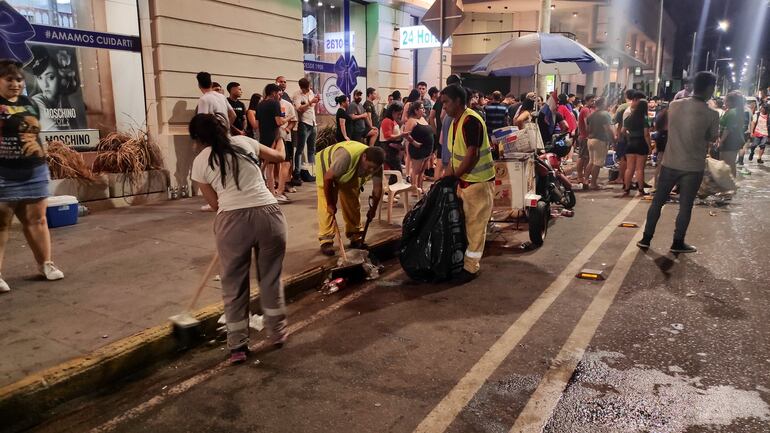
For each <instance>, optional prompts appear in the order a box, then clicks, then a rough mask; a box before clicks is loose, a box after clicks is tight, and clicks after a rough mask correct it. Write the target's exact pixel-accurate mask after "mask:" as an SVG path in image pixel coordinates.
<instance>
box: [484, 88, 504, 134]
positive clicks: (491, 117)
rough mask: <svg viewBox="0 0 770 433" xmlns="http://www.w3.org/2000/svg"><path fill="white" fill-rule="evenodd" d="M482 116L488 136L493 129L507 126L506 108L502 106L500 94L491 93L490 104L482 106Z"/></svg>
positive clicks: (497, 92)
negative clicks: (485, 121) (484, 119)
mask: <svg viewBox="0 0 770 433" xmlns="http://www.w3.org/2000/svg"><path fill="white" fill-rule="evenodd" d="M484 114H485V118H486V120H487V130H488V131H489V133H490V134H491V133H492V131H494V130H495V129H498V128H504V127H506V126H508V107H506V106H505V105H503V94H502V93H500V92H499V91H497V90H495V91H494V92H492V102H490V103H489V104H487V105H485V106H484Z"/></svg>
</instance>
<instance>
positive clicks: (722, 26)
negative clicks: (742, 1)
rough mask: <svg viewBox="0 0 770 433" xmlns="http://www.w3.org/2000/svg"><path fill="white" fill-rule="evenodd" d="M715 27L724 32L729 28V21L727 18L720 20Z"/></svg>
mask: <svg viewBox="0 0 770 433" xmlns="http://www.w3.org/2000/svg"><path fill="white" fill-rule="evenodd" d="M717 28H718V29H719V30H721V31H723V32H726V31H727V30H728V29H729V28H730V22H729V21H727V20H720V21H719V23H718V25H717Z"/></svg>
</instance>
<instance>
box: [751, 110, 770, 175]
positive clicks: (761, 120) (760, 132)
mask: <svg viewBox="0 0 770 433" xmlns="http://www.w3.org/2000/svg"><path fill="white" fill-rule="evenodd" d="M768 111H770V109H769V108H768V106H767V104H762V105H761V106H760V107H759V111H758V112H757V113H756V114H754V118H753V119H752V121H751V131H752V132H751V150H750V153H749V161H751V160H753V159H754V151H755V150H756V149H757V148H759V150H758V151H757V164H764V163H765V161H763V160H762V156H763V155H764V154H765V147H766V146H767V113H768Z"/></svg>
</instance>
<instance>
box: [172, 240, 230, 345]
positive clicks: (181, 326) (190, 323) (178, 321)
mask: <svg viewBox="0 0 770 433" xmlns="http://www.w3.org/2000/svg"><path fill="white" fill-rule="evenodd" d="M218 261H219V254H216V253H215V254H214V257H212V258H211V262H210V263H209V266H208V268H206V272H205V273H204V274H203V278H202V279H201V282H200V284H199V285H198V288H197V289H196V290H195V296H193V299H192V302H190V306H189V307H188V308H187V311H185V312H183V313H180V314H177V315H174V316H171V317H169V318H168V320H170V321H171V325H172V326H173V329H174V335H176V336H177V338H178V339H179V340H180V342H181V343H183V345H185V346H186V345H187V344H188V343H189V342H190V341H192V340H193V339H195V338H196V337H198V336H199V335H200V334H201V332H200V326H201V322H200V321H199V320H198V319H196V318H195V317H193V315H192V311H193V308H195V304H196V303H197V302H198V298H200V296H201V292H203V288H204V287H205V286H206V283H207V282H208V281H209V278H211V274H213V273H214V268H215V267H216V264H217V262H218Z"/></svg>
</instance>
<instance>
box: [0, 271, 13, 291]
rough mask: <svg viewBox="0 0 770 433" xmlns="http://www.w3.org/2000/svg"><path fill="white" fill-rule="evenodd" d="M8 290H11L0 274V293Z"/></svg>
mask: <svg viewBox="0 0 770 433" xmlns="http://www.w3.org/2000/svg"><path fill="white" fill-rule="evenodd" d="M10 291H11V287H10V286H8V283H6V282H5V280H4V279H3V276H2V275H0V293H6V292H10Z"/></svg>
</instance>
